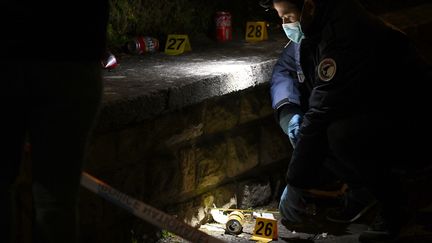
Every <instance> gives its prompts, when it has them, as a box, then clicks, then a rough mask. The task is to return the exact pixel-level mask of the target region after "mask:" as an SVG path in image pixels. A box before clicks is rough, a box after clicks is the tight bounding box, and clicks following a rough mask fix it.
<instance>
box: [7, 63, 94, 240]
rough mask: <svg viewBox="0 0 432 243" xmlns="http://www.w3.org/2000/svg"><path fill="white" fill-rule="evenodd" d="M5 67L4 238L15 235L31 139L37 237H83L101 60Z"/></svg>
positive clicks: (36, 238) (49, 238) (34, 238)
mask: <svg viewBox="0 0 432 243" xmlns="http://www.w3.org/2000/svg"><path fill="white" fill-rule="evenodd" d="M1 66H2V75H1V77H0V80H1V83H0V85H1V87H2V88H1V89H2V90H1V94H0V108H1V109H0V110H1V112H2V114H3V116H2V118H1V119H0V127H1V129H2V131H3V132H2V140H3V143H2V144H3V145H2V146H1V147H0V154H1V156H2V158H1V162H0V190H1V191H0V193H1V194H2V197H1V201H0V229H1V230H0V232H1V234H0V235H1V236H0V241H1V242H9V241H10V239H9V238H10V236H8V235H9V234H10V232H11V228H13V227H14V225H11V222H12V221H11V219H12V218H14V217H15V216H14V215H12V209H11V208H12V207H11V205H12V199H11V195H12V194H11V193H12V188H13V186H12V185H13V183H14V181H15V180H16V178H17V176H18V173H19V168H20V163H21V160H22V155H23V146H24V144H25V141H26V140H28V141H29V142H30V143H31V146H32V151H31V163H32V194H33V209H34V211H33V218H34V220H33V228H34V229H33V242H44V243H46V242H48V243H54V242H77V235H78V233H77V232H78V224H77V223H78V221H77V220H78V218H77V216H78V215H77V202H78V192H79V184H80V175H81V170H82V166H83V163H84V158H85V153H86V146H87V141H88V138H89V136H90V131H91V129H92V127H93V125H94V122H95V119H96V116H97V114H98V111H99V108H100V103H101V94H102V80H101V74H100V64H99V63H98V62H95V61H85V62H48V61H36V62H32V61H8V62H7V63H2V64H1ZM5 238H6V239H5Z"/></svg>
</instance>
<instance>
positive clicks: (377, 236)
mask: <svg viewBox="0 0 432 243" xmlns="http://www.w3.org/2000/svg"><path fill="white" fill-rule="evenodd" d="M399 230H400V229H397V228H395V227H391V225H390V224H389V223H388V222H387V221H386V220H384V219H383V218H382V216H381V215H380V214H378V215H377V216H376V217H375V220H374V222H373V223H372V224H371V226H369V228H368V229H367V230H366V231H364V232H362V233H361V234H360V236H359V241H360V242H361V243H372V242H383V241H384V242H385V241H390V242H391V241H393V240H395V239H397V238H398V235H399Z"/></svg>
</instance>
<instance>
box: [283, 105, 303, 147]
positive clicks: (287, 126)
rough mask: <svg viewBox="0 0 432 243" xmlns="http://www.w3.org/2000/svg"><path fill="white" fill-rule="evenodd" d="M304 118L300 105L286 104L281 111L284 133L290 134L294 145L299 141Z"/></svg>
mask: <svg viewBox="0 0 432 243" xmlns="http://www.w3.org/2000/svg"><path fill="white" fill-rule="evenodd" d="M302 120H303V115H302V112H301V110H300V107H299V106H297V105H286V106H284V107H282V109H281V110H280V111H279V125H280V127H281V128H282V130H283V131H284V133H285V134H287V135H288V138H289V140H290V142H291V145H292V146H293V147H294V146H295V144H296V143H297V137H298V134H299V129H300V125H301V123H302Z"/></svg>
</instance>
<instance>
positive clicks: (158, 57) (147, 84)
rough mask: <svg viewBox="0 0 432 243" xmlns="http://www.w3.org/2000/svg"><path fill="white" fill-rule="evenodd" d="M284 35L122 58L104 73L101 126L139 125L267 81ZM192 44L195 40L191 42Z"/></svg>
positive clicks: (279, 51) (284, 41) (280, 49)
mask: <svg viewBox="0 0 432 243" xmlns="http://www.w3.org/2000/svg"><path fill="white" fill-rule="evenodd" d="M284 44H286V38H285V37H284V36H282V35H280V34H279V35H278V37H277V38H274V39H272V40H269V41H264V42H259V43H246V42H232V43H224V44H219V45H218V44H216V43H205V44H204V45H202V44H201V45H200V46H199V47H197V48H196V50H193V51H192V52H189V53H184V54H182V55H179V56H168V55H166V54H164V53H163V52H160V53H156V54H148V55H142V56H125V57H121V58H120V61H119V63H120V65H119V67H118V68H116V69H114V70H112V71H106V72H105V73H104V79H105V93H104V108H103V110H102V114H101V116H102V117H101V118H100V121H99V126H98V128H99V129H102V130H106V129H115V128H119V127H123V126H125V125H128V124H136V123H139V122H141V121H143V120H145V119H149V118H152V117H155V116H157V115H160V114H162V113H164V112H169V111H173V110H177V109H181V108H183V107H185V106H189V105H192V104H196V103H199V102H201V101H203V100H206V99H209V98H213V97H217V96H221V95H225V94H229V93H231V92H235V91H239V90H243V89H246V88H249V87H252V86H255V85H258V84H261V83H265V82H268V81H269V79H270V75H271V72H272V69H273V65H274V63H275V62H276V60H277V58H278V57H279V55H280V53H281V51H282V48H283V46H284ZM192 48H194V43H192Z"/></svg>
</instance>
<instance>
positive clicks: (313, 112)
mask: <svg viewBox="0 0 432 243" xmlns="http://www.w3.org/2000/svg"><path fill="white" fill-rule="evenodd" d="M316 3H317V9H316V15H315V18H314V21H313V23H312V26H311V28H310V29H308V32H306V33H305V36H306V38H305V39H303V40H302V42H301V47H300V62H301V69H302V70H303V72H304V75H305V77H306V79H305V81H304V82H303V83H299V82H298V79H296V78H295V75H294V72H295V71H298V70H299V69H298V68H296V67H294V66H293V59H294V60H295V59H296V58H295V56H296V55H295V53H296V49H297V45H291V44H290V45H289V46H288V47H287V48H286V49H285V50H284V54H283V55H282V58H281V60H279V61H278V63H277V64H276V67H275V71H274V73H273V80H272V82H271V84H272V87H271V93H272V98H273V107H274V108H279V107H280V106H281V104H283V103H284V102H292V103H296V104H298V103H299V98H298V97H299V94H300V93H301V94H302V95H303V94H305V95H304V96H308V97H306V98H307V99H308V100H307V103H308V104H307V108H306V110H305V114H304V117H303V123H302V125H301V128H300V132H299V137H298V141H297V144H296V148H295V150H294V152H293V155H292V158H291V162H290V165H289V169H288V173H287V181H288V183H290V184H291V185H293V186H298V187H302V188H307V187H310V186H311V185H309V184H308V180H307V178H308V177H309V176H310V175H311V174H314V173H313V171H314V170H316V169H318V168H320V166H321V165H322V163H323V161H324V159H325V157H326V156H327V155H328V154H327V151H328V140H327V128H328V127H329V125H330V124H331V123H332V122H334V121H338V120H340V119H344V118H347V117H352V116H355V115H358V114H366V115H371V116H372V117H375V116H376V117H381V118H385V119H386V120H389V121H392V122H394V123H400V124H401V126H400V127H403V126H402V125H404V124H402V123H403V119H401V116H402V115H405V114H406V112H407V111H409V112H411V113H412V114H423V113H424V109H425V107H426V102H427V100H426V97H427V91H426V89H424V88H421V85H426V83H430V82H431V81H432V80H431V78H430V77H431V76H430V67H429V66H428V65H426V64H425V63H424V62H422V61H421V60H420V58H419V56H418V55H417V53H416V50H415V48H414V46H413V45H412V43H411V42H410V41H409V40H408V38H407V37H406V35H405V34H403V33H402V32H400V31H398V30H396V29H394V28H391V27H389V26H388V25H386V24H385V23H383V22H382V21H381V20H380V19H378V18H377V17H375V16H373V15H371V14H369V13H368V12H366V11H365V10H364V9H363V8H362V7H361V5H359V4H358V3H357V1H355V0H320V1H316ZM287 73H288V74H289V75H286V74H287ZM297 85H298V86H297ZM296 88H298V89H296ZM299 90H300V91H299ZM301 90H304V92H302V91H301ZM300 100H301V99H300ZM301 105H303V104H301ZM411 113H410V114H411ZM395 127H397V125H396V126H395Z"/></svg>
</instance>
